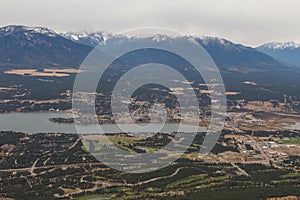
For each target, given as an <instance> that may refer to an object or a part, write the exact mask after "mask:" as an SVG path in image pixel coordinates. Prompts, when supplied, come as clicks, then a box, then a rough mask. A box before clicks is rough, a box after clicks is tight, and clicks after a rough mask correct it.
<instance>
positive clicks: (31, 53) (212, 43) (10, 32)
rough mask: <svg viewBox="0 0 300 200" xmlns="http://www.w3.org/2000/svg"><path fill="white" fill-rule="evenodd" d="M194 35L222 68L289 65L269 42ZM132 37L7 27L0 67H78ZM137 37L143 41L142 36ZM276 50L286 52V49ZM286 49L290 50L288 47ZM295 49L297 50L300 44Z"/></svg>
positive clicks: (0, 40)
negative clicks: (250, 44)
mask: <svg viewBox="0 0 300 200" xmlns="http://www.w3.org/2000/svg"><path fill="white" fill-rule="evenodd" d="M166 38H167V36H163V35H155V36H153V37H152V40H153V42H160V41H161V40H163V39H166ZM187 38H189V37H187ZM193 38H194V39H195V41H197V42H198V43H199V44H201V45H202V46H203V47H204V49H205V50H206V51H207V52H208V53H209V54H210V56H211V57H212V58H213V59H214V61H215V62H216V64H217V66H218V67H219V68H220V70H221V71H234V72H243V73H245V72H252V71H272V70H286V69H287V68H288V66H287V64H291V63H290V62H285V61H284V60H283V59H282V57H284V58H286V57H287V56H288V55H289V53H286V54H285V55H286V56H282V57H280V56H279V55H277V54H276V55H273V54H272V53H270V52H273V51H274V52H275V50H276V49H275V48H271V45H263V46H261V47H258V48H252V47H248V46H244V45H241V44H235V43H233V42H231V41H229V40H226V39H222V38H216V37H193ZM133 39H134V38H129V37H126V36H123V35H116V34H109V33H105V32H93V33H74V32H66V33H56V32H54V31H52V30H50V29H48V28H42V27H26V26H16V25H11V26H6V27H3V28H0V66H1V67H2V68H45V67H61V68H63V67H71V68H78V67H79V66H80V64H81V63H82V61H83V60H84V58H85V57H86V56H87V55H88V54H89V52H90V51H91V50H92V49H93V48H94V47H95V46H97V45H106V42H107V41H109V40H117V41H118V40H127V42H128V41H130V40H133ZM148 39H149V38H148ZM168 39H172V38H168ZM139 40H141V41H142V40H143V38H142V39H141V38H139ZM267 50H269V51H267ZM279 50H286V51H287V48H280V49H279ZM288 50H290V51H291V48H289V49H288ZM294 50H299V47H297V48H294ZM299 51H300V50H299ZM276 52H277V50H276ZM294 52H295V54H296V53H297V52H296V51H294ZM278 54H279V53H278ZM292 55H294V54H292ZM294 61H295V60H294ZM285 63H287V64H285ZM299 63H300V58H299Z"/></svg>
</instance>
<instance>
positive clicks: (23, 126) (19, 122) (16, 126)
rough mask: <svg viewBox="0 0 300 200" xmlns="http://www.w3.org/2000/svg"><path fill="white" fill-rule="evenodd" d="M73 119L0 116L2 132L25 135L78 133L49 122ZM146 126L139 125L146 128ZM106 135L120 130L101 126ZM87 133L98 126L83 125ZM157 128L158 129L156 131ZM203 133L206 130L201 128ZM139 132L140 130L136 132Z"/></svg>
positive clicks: (53, 114)
mask: <svg viewBox="0 0 300 200" xmlns="http://www.w3.org/2000/svg"><path fill="white" fill-rule="evenodd" d="M55 117H61V118H71V117H73V115H72V114H71V113H64V112H33V113H8V114H0V131H15V132H24V133H76V128H75V125H74V124H65V123H62V124H59V123H54V122H51V121H50V120H49V118H55ZM144 125H146V124H139V126H144ZM101 127H102V129H103V131H104V132H105V133H120V132H122V131H120V129H119V128H118V126H117V125H114V124H105V125H101ZM159 127H161V124H157V125H155V124H154V128H153V130H160V129H159ZM178 127H179V125H178V124H165V125H163V129H162V130H161V131H160V132H161V133H169V132H173V131H177V130H178ZM79 128H82V129H83V130H85V131H86V133H98V131H97V130H98V129H97V125H81V126H79ZM156 128H157V129H156ZM183 128H184V130H186V131H187V132H189V130H190V132H194V131H193V130H195V126H191V125H184V126H183ZM200 129H201V130H202V131H203V130H204V129H202V128H200ZM135 131H137V132H138V130H135Z"/></svg>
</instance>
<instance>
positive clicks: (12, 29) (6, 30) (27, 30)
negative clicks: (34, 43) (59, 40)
mask: <svg viewBox="0 0 300 200" xmlns="http://www.w3.org/2000/svg"><path fill="white" fill-rule="evenodd" d="M15 33H23V34H25V35H27V36H29V35H32V34H43V35H48V36H49V37H55V36H57V34H56V33H55V32H54V31H52V30H50V29H48V28H44V27H29V26H17V25H10V26H5V27H3V28H0V36H8V35H11V34H15Z"/></svg>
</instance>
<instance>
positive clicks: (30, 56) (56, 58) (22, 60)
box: [0, 25, 92, 68]
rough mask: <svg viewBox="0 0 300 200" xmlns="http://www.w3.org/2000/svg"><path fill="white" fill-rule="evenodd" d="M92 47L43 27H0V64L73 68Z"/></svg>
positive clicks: (22, 66)
mask: <svg viewBox="0 0 300 200" xmlns="http://www.w3.org/2000/svg"><path fill="white" fill-rule="evenodd" d="M91 50H92V48H90V47H88V46H85V45H81V44H78V43H75V42H73V41H71V40H68V39H66V38H64V37H62V36H60V35H59V34H57V33H55V32H54V31H52V30H50V29H48V28H43V27H26V26H15V25H12V26H6V27H3V28H0V65H1V66H3V67H8V66H10V67H15V68H16V67H17V68H18V67H20V68H44V67H75V68H78V67H79V66H80V63H81V62H82V60H83V59H84V58H85V57H86V55H87V54H88V53H89V52H90V51H91Z"/></svg>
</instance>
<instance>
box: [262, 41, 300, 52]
mask: <svg viewBox="0 0 300 200" xmlns="http://www.w3.org/2000/svg"><path fill="white" fill-rule="evenodd" d="M260 48H268V49H274V50H275V49H297V48H300V44H299V43H296V42H293V41H289V42H270V43H267V44H264V45H262V46H260Z"/></svg>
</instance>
